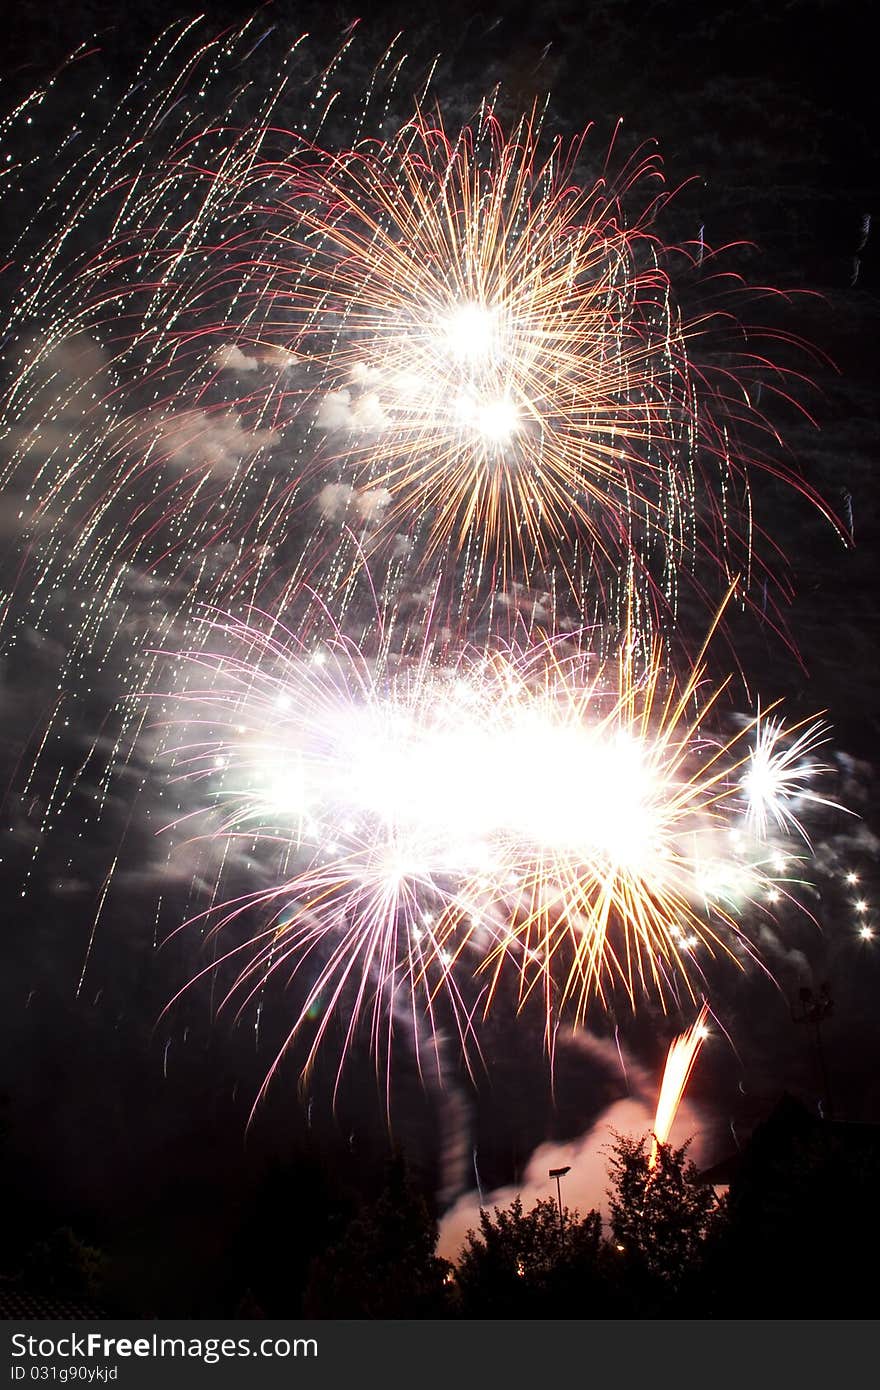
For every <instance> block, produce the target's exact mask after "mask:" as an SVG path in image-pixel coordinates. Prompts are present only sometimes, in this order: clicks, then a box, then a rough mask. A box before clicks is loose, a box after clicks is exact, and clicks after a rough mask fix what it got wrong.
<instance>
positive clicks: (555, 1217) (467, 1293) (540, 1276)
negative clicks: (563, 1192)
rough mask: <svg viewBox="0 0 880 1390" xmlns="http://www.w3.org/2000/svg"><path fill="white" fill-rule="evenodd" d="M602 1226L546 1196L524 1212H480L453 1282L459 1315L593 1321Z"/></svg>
mask: <svg viewBox="0 0 880 1390" xmlns="http://www.w3.org/2000/svg"><path fill="white" fill-rule="evenodd" d="M601 1255H602V1222H601V1219H600V1217H599V1213H598V1212H596V1211H590V1212H588V1213H587V1215H586V1216H584V1217H582V1216H581V1215H580V1213H579V1212H578V1211H577V1210H574V1211H570V1210H569V1209H568V1208H567V1207H565V1208H563V1212H562V1220H561V1222H560V1214H559V1208H558V1207H557V1205H556V1202H555V1201H554V1200H553V1198H552V1197H546V1198H543V1199H541V1200H539V1201H537V1202H536V1203H535V1205H534V1206H533V1207H532V1209H531V1211H528V1212H524V1211H523V1205H522V1199H521V1198H520V1197H517V1198H516V1199H515V1200H514V1201H513V1202H511V1204H510V1206H509V1207H505V1208H499V1207H495V1208H494V1210H493V1211H492V1212H488V1211H481V1212H480V1230H479V1233H477V1232H476V1231H473V1230H471V1231H468V1234H467V1240H466V1242H465V1245H464V1247H463V1248H462V1251H461V1254H460V1255H459V1258H458V1265H457V1270H456V1280H457V1284H458V1290H459V1296H460V1301H461V1312H462V1314H463V1315H464V1316H465V1317H512V1316H516V1315H517V1314H519V1315H523V1316H529V1317H541V1316H550V1317H567V1316H570V1317H585V1316H595V1312H596V1300H597V1298H598V1297H599V1293H600V1280H601V1264H602V1260H601Z"/></svg>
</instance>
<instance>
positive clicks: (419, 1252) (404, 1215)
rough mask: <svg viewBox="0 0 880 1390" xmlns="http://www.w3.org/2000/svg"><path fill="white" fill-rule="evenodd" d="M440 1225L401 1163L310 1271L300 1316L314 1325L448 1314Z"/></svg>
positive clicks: (391, 1169)
mask: <svg viewBox="0 0 880 1390" xmlns="http://www.w3.org/2000/svg"><path fill="white" fill-rule="evenodd" d="M436 1244H437V1223H436V1221H435V1220H434V1218H433V1216H432V1215H431V1214H430V1212H429V1210H428V1206H427V1203H426V1202H425V1199H424V1198H423V1197H422V1195H421V1193H420V1192H419V1191H418V1189H417V1188H416V1186H415V1184H414V1182H413V1180H412V1177H411V1175H410V1173H409V1172H408V1170H407V1168H406V1165H405V1163H404V1161H403V1159H402V1158H399V1157H398V1158H395V1159H394V1160H392V1162H391V1164H390V1165H389V1172H388V1178H387V1182H386V1185H385V1188H384V1191H383V1192H382V1193H381V1195H380V1196H379V1198H378V1199H377V1200H376V1201H375V1202H373V1203H372V1204H370V1205H368V1206H365V1207H364V1208H363V1210H362V1211H361V1212H360V1214H359V1215H358V1216H357V1217H355V1219H354V1220H353V1221H352V1222H350V1224H349V1225H348V1227H347V1229H346V1231H345V1233H344V1235H343V1237H342V1239H341V1240H340V1241H339V1242H338V1243H337V1244H336V1245H332V1246H331V1247H330V1248H329V1249H328V1250H327V1251H326V1252H325V1253H324V1254H323V1255H321V1256H319V1257H318V1259H316V1260H315V1261H314V1263H313V1265H312V1272H311V1277H310V1280H309V1285H308V1288H307V1290H306V1295H305V1300H304V1311H305V1315H306V1316H307V1317H317V1318H428V1317H438V1316H440V1315H442V1314H443V1313H444V1312H446V1311H447V1310H448V1306H449V1281H448V1273H449V1266H448V1264H447V1262H446V1261H445V1260H441V1259H440V1258H438V1256H436V1255H435V1254H434V1247H435V1246H436Z"/></svg>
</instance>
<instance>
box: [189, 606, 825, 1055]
mask: <svg viewBox="0 0 880 1390" xmlns="http://www.w3.org/2000/svg"><path fill="white" fill-rule="evenodd" d="M211 631H212V634H213V636H214V638H215V640H219V644H220V650H218V651H216V652H213V653H211V652H208V651H207V650H205V651H202V652H201V654H198V653H193V654H191V655H189V657H188V658H187V659H186V660H184V662H183V663H182V666H181V673H182V674H181V680H182V682H183V684H182V690H181V693H179V694H178V696H176V697H175V698H176V700H177V702H178V714H177V716H176V717H175V719H174V720H172V721H171V723H170V726H169V733H168V737H167V739H166V747H167V756H168V757H170V759H171V762H172V765H173V776H174V779H175V781H176V782H177V784H178V786H179V787H180V789H181V791H180V795H181V798H182V802H181V804H182V805H186V806H188V807H189V808H190V809H189V810H188V811H186V812H185V813H182V814H181V817H180V818H179V819H178V821H177V822H176V823H175V826H174V827H173V829H174V832H175V834H176V835H178V836H179V835H180V833H181V832H184V833H185V834H186V835H187V836H192V837H195V838H197V839H200V840H203V842H204V843H205V844H206V845H207V846H208V847H209V849H211V847H213V848H212V850H211V852H213V854H214V856H215V858H218V859H219V861H220V862H222V859H223V857H224V855H225V854H226V852H227V851H226V847H227V846H228V845H229V844H230V842H232V841H234V840H237V841H244V842H246V843H247V844H248V845H249V846H250V847H251V850H258V851H259V852H260V853H261V854H263V855H264V856H268V857H269V858H270V859H271V861H272V867H271V870H270V871H269V879H270V883H271V886H270V887H269V888H267V889H265V890H259V891H257V892H256V893H253V894H248V895H247V896H246V897H244V898H236V899H234V900H232V901H225V900H224V896H223V893H222V888H221V887H220V885H219V883H218V886H217V888H216V890H215V895H216V901H215V902H214V904H213V905H212V906H211V907H210V908H209V909H208V910H207V913H206V915H205V918H204V919H203V920H205V921H207V922H210V923H211V925H212V931H220V930H224V931H225V930H228V929H229V928H231V927H232V926H233V924H235V925H237V926H239V927H241V928H242V929H243V931H244V938H243V939H242V940H240V941H237V942H236V944H235V945H233V946H232V947H231V948H230V949H229V952H228V954H226V955H224V956H223V958H222V959H223V963H224V964H225V963H227V962H231V961H234V960H241V962H242V964H241V965H240V967H239V969H238V972H237V973H236V976H235V979H234V981H233V983H232V986H231V988H230V992H229V998H230V999H233V998H238V999H239V1001H240V1002H244V1003H246V1002H247V1000H248V999H251V998H253V996H254V995H255V994H256V993H258V992H259V991H260V990H262V988H263V987H264V985H265V983H266V980H267V979H268V978H269V977H270V976H272V975H273V974H274V975H275V976H279V975H280V976H283V977H284V978H288V979H294V978H301V979H305V980H306V984H305V988H304V996H303V1002H302V1005H301V1007H298V1012H297V1013H296V1016H295V1018H294V1022H293V1026H292V1029H291V1033H290V1038H289V1042H292V1041H293V1040H294V1038H297V1037H299V1036H300V1035H301V1034H303V1033H304V1032H305V1031H306V1030H307V1028H309V1027H311V1030H312V1039H311V1042H310V1044H309V1048H308V1058H307V1063H306V1067H307V1069H308V1067H310V1065H311V1064H312V1062H313V1061H314V1058H315V1055H316V1052H317V1049H318V1047H319V1046H320V1044H321V1043H322V1041H323V1040H324V1038H325V1036H326V1033H327V1029H328V1027H329V1026H330V1023H331V1020H332V1019H333V1018H334V1016H338V1015H339V1014H341V1013H344V1014H345V1016H346V1017H347V1020H348V1021H347V1022H346V1023H345V1024H344V1026H343V1033H344V1042H343V1060H344V1054H345V1052H346V1050H347V1049H348V1048H350V1047H351V1046H352V1043H353V1040H354V1039H355V1037H356V1036H358V1034H359V1031H360V1029H361V1027H362V1026H364V1024H365V1022H366V1020H367V1019H368V1020H369V1024H368V1026H369V1032H370V1036H371V1038H372V1042H373V1045H374V1047H375V1048H376V1049H377V1051H378V1052H380V1053H384V1052H386V1049H387V1050H388V1051H390V1046H391V1038H392V1034H393V1030H394V1018H395V1011H396V1010H399V1009H400V1007H401V1005H403V1006H405V1008H406V1009H407V1010H408V1011H409V1012H410V1013H413V1014H414V1015H415V1016H417V1018H418V1019H419V1020H421V1021H422V1022H424V1021H425V1020H427V1022H428V1034H429V1035H430V1032H431V1030H432V1029H433V1028H434V1026H435V1023H436V1020H437V1018H438V1017H443V1018H449V1017H452V1018H453V1019H454V1020H455V1024H456V1027H457V1029H458V1033H459V1036H460V1039H461V1043H462V1047H463V1050H464V1052H465V1054H467V1052H468V1050H469V1049H470V1048H471V1047H472V1046H474V1045H476V1032H475V1023H474V1019H475V1016H476V1014H477V1013H479V1014H480V1015H484V1014H485V1013H486V1012H487V1011H488V1010H489V1009H490V1008H491V1006H492V1002H493V1000H494V999H495V998H496V996H497V995H498V993H499V992H501V991H506V990H508V989H509V988H512V989H513V992H514V996H517V997H518V998H519V1001H520V1004H522V1003H523V1002H524V1001H525V999H526V998H528V997H529V996H530V995H531V994H532V993H533V992H535V991H537V992H538V993H539V995H540V996H541V997H542V998H543V1000H544V1005H545V1009H546V1030H547V1038H548V1040H549V1039H550V1037H551V1036H552V1033H553V1030H554V1028H555V1025H556V1020H557V1018H558V1017H559V1016H560V1014H561V1013H562V1012H563V1011H565V1010H566V1009H570V1010H571V1011H572V1012H573V1014H574V1017H575V1019H576V1021H578V1022H582V1021H583V1019H584V1016H585V1014H586V1010H587V1007H588V1004H589V1001H590V999H591V998H593V997H598V998H599V999H600V1000H604V1001H607V1000H608V999H609V997H610V996H611V995H613V994H614V993H615V992H616V991H617V990H618V989H621V988H622V989H623V991H624V992H625V995H626V997H627V998H628V999H629V1001H630V1003H631V1004H632V1006H633V1007H634V1008H635V1007H637V1005H638V1002H639V1001H640V1000H641V999H642V998H644V997H646V996H647V995H651V994H653V995H655V996H659V997H660V999H661V1000H662V1001H664V1003H665V1002H666V1001H669V1000H675V999H677V998H678V997H679V996H680V993H681V992H682V991H684V993H685V994H686V995H693V993H694V990H695V986H696V982H697V981H701V980H702V979H703V978H704V967H703V966H702V965H701V964H700V962H699V959H698V957H699V955H700V948H704V952H705V953H707V954H708V955H709V956H715V955H719V954H721V955H727V956H729V957H731V958H733V959H735V960H738V961H741V960H742V958H743V957H744V956H751V955H754V954H755V952H754V949H753V947H752V944H751V942H750V939H749V933H748V919H749V914H750V912H756V913H760V912H764V911H766V910H767V909H766V899H767V896H768V890H769V889H770V888H771V886H773V888H774V891H775V892H776V893H777V895H778V896H783V895H788V894H790V893H791V891H792V877H791V873H792V867H793V866H794V865H796V863H797V862H798V861H797V855H796V852H793V851H792V850H791V848H790V847H789V848H788V852H787V854H786V857H785V859H784V861H781V860H780V850H779V844H780V841H779V839H778V838H774V839H773V840H772V841H771V839H770V837H769V834H765V835H758V834H756V833H755V830H754V824H755V822H754V817H752V816H750V813H749V807H750V803H749V801H748V799H747V796H746V794H745V792H744V788H743V768H744V766H745V765H746V764H747V763H748V760H749V758H750V757H751V756H752V754H753V752H754V746H753V743H752V739H753V736H754V734H755V729H756V725H755V724H753V725H752V726H750V727H749V728H748V729H745V730H741V731H740V732H739V733H737V734H735V735H734V736H733V737H732V738H729V739H720V740H719V739H718V738H716V737H714V736H712V734H711V733H710V732H709V726H710V725H711V723H712V717H713V712H714V710H715V705H716V702H717V698H718V693H719V692H718V691H716V692H714V693H712V694H709V695H706V693H705V688H704V685H703V676H702V669H701V668H700V667H697V668H695V669H694V670H693V671H692V672H691V673H690V676H689V678H688V679H687V680H686V681H685V682H684V683H683V684H679V683H677V682H675V681H673V680H670V678H669V677H668V676H667V675H666V674H665V672H664V669H663V665H662V660H661V652H660V649H659V648H658V649H656V650H653V651H651V652H650V653H649V654H648V656H647V657H646V658H644V659H643V660H642V661H641V662H639V661H637V660H636V659H635V657H634V655H633V652H632V646H631V645H630V646H628V647H627V648H625V649H624V651H623V652H622V653H621V654H620V655H619V657H618V658H617V659H616V660H615V661H613V662H612V661H604V662H603V661H598V660H597V659H596V658H595V657H594V655H593V654H592V653H591V652H590V651H589V649H588V648H587V647H586V646H584V645H582V644H579V643H578V641H577V640H575V639H573V638H567V639H552V640H546V641H545V642H543V643H539V644H533V645H531V646H528V647H525V648H515V647H506V648H503V649H500V648H496V649H495V650H491V651H489V650H482V651H473V650H471V651H467V650H465V651H463V652H462V651H459V652H458V654H457V656H456V658H455V659H454V661H451V660H450V659H446V660H445V661H444V660H443V659H441V658H440V657H439V656H438V653H437V652H436V650H434V649H433V648H432V647H431V645H430V644H428V645H426V647H425V649H424V652H423V654H422V656H421V657H420V658H418V659H413V660H409V661H407V660H404V659H401V658H399V657H395V656H393V655H392V654H391V653H389V652H388V651H387V650H386V651H385V653H384V654H381V655H379V656H377V657H372V658H367V657H366V656H365V655H364V654H363V653H362V652H361V650H360V649H358V647H357V646H356V645H355V644H353V643H351V642H350V641H348V640H346V639H345V638H344V637H343V636H342V635H341V634H339V633H338V632H336V633H334V634H332V635H331V638H330V640H329V641H327V642H324V643H321V644H315V643H312V642H310V643H309V644H308V645H307V644H304V643H303V642H302V641H301V640H298V639H296V638H294V637H292V636H291V635H290V634H286V633H284V632H283V631H281V632H279V629H278V627H277V625H276V624H270V625H269V627H268V628H267V626H266V623H265V622H263V623H262V624H261V625H248V624H243V623H240V622H237V621H230V620H221V621H219V622H218V623H214V624H212V625H211ZM163 698H164V699H165V700H166V701H167V698H168V697H167V696H166V697H163ZM178 726H180V727H182V728H185V730H186V736H185V737H183V736H180V735H179V728H178ZM779 737H780V738H781V729H780V734H779ZM803 785H804V783H803V781H802V782H801V784H800V786H801V787H803ZM778 791H779V795H780V796H784V795H785V793H784V790H782V789H778ZM253 923H256V924H257V925H256V929H255V930H252V929H251V924H253ZM316 1010H319V1014H320V1016H319V1018H318V1019H317V1021H316ZM414 1031H415V1032H416V1033H418V1029H416V1030H414Z"/></svg>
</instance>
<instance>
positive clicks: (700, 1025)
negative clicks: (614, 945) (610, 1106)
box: [648, 1004, 709, 1168]
mask: <svg viewBox="0 0 880 1390" xmlns="http://www.w3.org/2000/svg"><path fill="white" fill-rule="evenodd" d="M708 1017H709V1006H708V1004H704V1005H703V1007H702V1008H701V1009H700V1012H699V1014H698V1015H697V1018H696V1021H695V1022H694V1023H692V1024H691V1026H690V1028H688V1029H686V1030H685V1032H684V1033H680V1034H679V1036H678V1037H677V1038H674V1039H673V1041H672V1042H671V1043H670V1045H669V1052H668V1053H667V1055H666V1066H665V1067H664V1069H663V1080H662V1081H661V1083H660V1094H659V1095H658V1097H657V1112H656V1114H655V1116H654V1125H653V1130H652V1135H651V1152H650V1155H649V1158H648V1164H649V1166H650V1167H651V1168H653V1167H654V1166H655V1165H656V1163H657V1149H658V1146H659V1145H660V1144H667V1143H668V1142H669V1135H670V1134H671V1132H672V1126H673V1124H674V1123H675V1117H676V1115H677V1114H678V1107H679V1106H680V1105H681V1102H682V1098H683V1096H684V1093H685V1090H686V1089H687V1084H688V1081H689V1080H690V1077H691V1072H692V1071H693V1069H694V1067H695V1066H696V1063H697V1058H698V1057H699V1055H700V1048H701V1047H702V1046H703V1043H704V1042H705V1041H706V1038H707V1037H708V1036H709V1030H708V1028H707V1026H706V1020H707V1018H708Z"/></svg>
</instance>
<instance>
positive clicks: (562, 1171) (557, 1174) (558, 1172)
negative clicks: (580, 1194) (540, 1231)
mask: <svg viewBox="0 0 880 1390" xmlns="http://www.w3.org/2000/svg"><path fill="white" fill-rule="evenodd" d="M570 1172H571V1164H569V1165H568V1167H567V1168H551V1169H550V1176H551V1178H555V1179H556V1201H557V1204H558V1206H559V1244H560V1245H564V1244H565V1222H564V1220H563V1216H562V1185H561V1183H560V1181H559V1179H560V1178H564V1177H565V1175H566V1173H570Z"/></svg>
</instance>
